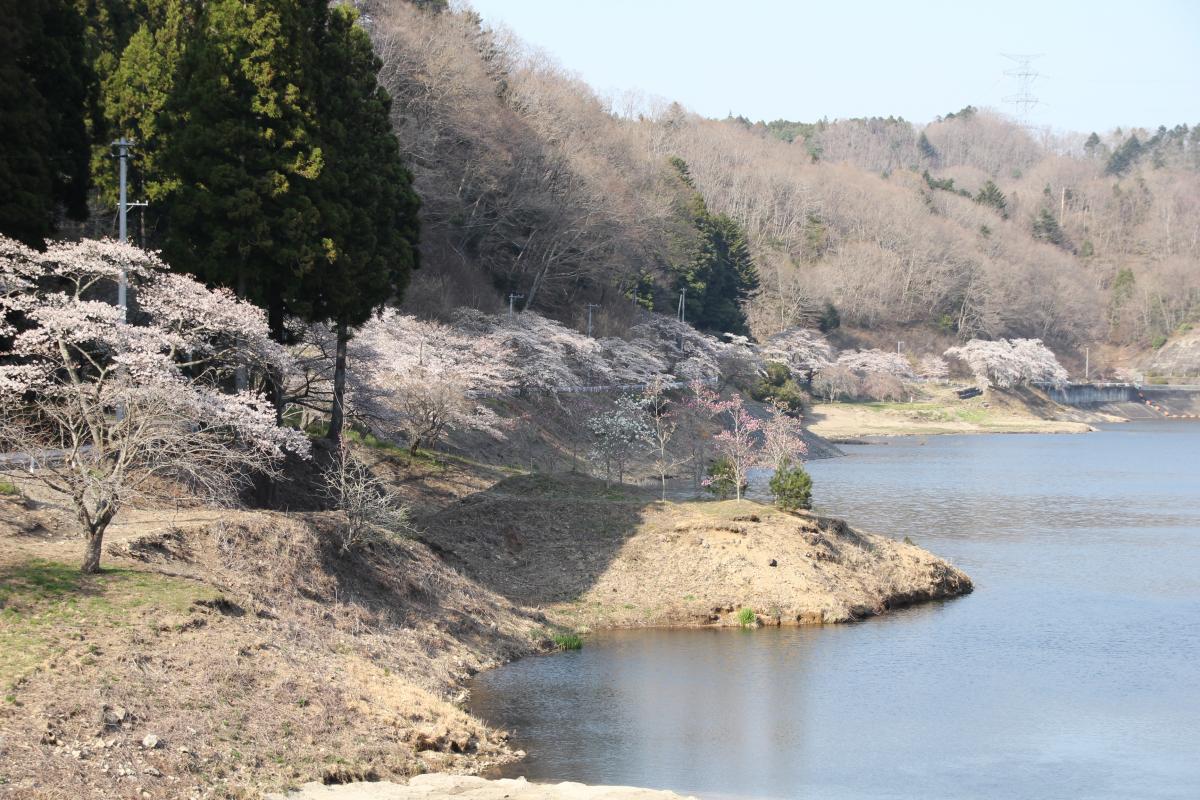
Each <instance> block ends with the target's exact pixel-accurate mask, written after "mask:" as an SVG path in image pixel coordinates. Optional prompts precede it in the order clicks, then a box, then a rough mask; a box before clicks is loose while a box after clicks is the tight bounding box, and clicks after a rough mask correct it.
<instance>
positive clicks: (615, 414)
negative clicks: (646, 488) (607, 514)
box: [588, 395, 649, 483]
mask: <svg viewBox="0 0 1200 800" xmlns="http://www.w3.org/2000/svg"><path fill="white" fill-rule="evenodd" d="M588 430H589V431H591V434H592V450H591V456H592V459H593V460H594V461H595V462H596V463H597V464H598V465H601V464H602V465H603V466H604V480H605V482H607V481H609V480H611V478H612V473H613V471H614V470H615V471H616V474H617V482H618V483H624V482H625V468H626V466H627V465H628V464H629V459H630V458H631V457H632V456H633V454H634V453H635V452H636V451H637V449H638V448H639V446H642V445H644V444H645V442H646V439H647V437H648V434H649V427H648V426H647V424H646V419H645V411H644V409H643V408H642V403H641V400H640V399H639V398H637V397H631V396H628V395H626V396H622V397H618V398H617V399H616V400H615V401H614V402H613V404H612V405H611V406H610V407H608V408H606V409H604V410H603V411H601V412H600V413H598V414H596V415H594V416H593V417H591V418H590V419H589V420H588Z"/></svg>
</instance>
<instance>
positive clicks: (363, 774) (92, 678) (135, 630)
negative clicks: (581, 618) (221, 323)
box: [0, 512, 546, 800]
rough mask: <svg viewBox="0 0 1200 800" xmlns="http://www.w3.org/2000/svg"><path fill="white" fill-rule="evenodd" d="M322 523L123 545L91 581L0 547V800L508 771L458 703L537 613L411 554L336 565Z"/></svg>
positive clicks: (176, 535) (528, 630) (524, 641)
mask: <svg viewBox="0 0 1200 800" xmlns="http://www.w3.org/2000/svg"><path fill="white" fill-rule="evenodd" d="M337 525H338V520H337V518H336V516H335V515H333V514H328V513H312V514H290V515H289V514H274V513H248V512H242V513H240V514H236V515H231V517H230V518H229V519H228V520H227V521H225V522H220V523H209V524H202V525H200V526H198V527H192V528H169V529H167V530H165V531H161V532H159V533H156V534H145V535H141V536H136V537H133V538H129V539H127V540H124V541H119V542H118V543H117V544H116V545H115V546H114V547H113V548H111V549H110V554H109V555H110V569H109V570H108V571H106V572H105V573H103V574H102V575H99V576H96V577H95V578H82V577H81V576H79V575H78V573H77V571H76V570H77V568H76V565H75V564H74V563H68V562H63V561H61V560H47V559H44V558H37V557H30V556H29V554H28V553H27V552H23V551H21V550H19V549H18V548H9V547H7V545H8V544H10V543H11V542H12V537H7V538H5V539H0V586H3V593H2V594H0V604H2V605H3V610H2V611H0V613H2V614H3V627H2V628H0V646H2V647H3V655H2V656H0V659H2V660H0V678H2V679H3V683H4V685H5V687H6V688H5V690H4V691H5V694H6V698H5V702H4V703H3V705H2V706H0V797H5V798H8V797H13V798H59V797H61V798H72V799H73V800H74V798H125V797H130V798H141V797H142V794H141V793H142V792H143V791H147V792H149V793H150V795H151V796H152V797H154V798H163V797H172V798H173V797H179V798H191V797H229V798H240V797H253V796H257V792H258V791H259V790H260V789H264V788H267V789H271V788H273V789H281V788H284V787H287V786H292V785H298V784H300V783H303V782H306V781H311V780H318V781H319V780H326V781H330V780H332V781H342V780H349V779H363V778H388V777H391V778H402V777H405V776H408V775H412V774H417V773H420V772H425V771H429V770H444V771H453V772H461V771H470V772H473V771H477V770H479V769H481V768H483V767H485V766H486V765H488V764H492V763H497V762H501V761H505V760H510V759H511V758H512V752H511V751H510V750H509V748H508V747H507V746H506V744H505V741H504V740H505V737H504V734H502V733H499V732H496V731H492V730H490V729H488V728H487V727H486V726H485V725H483V724H482V723H481V722H479V721H478V720H475V719H473V718H471V717H469V716H468V715H466V714H465V713H464V712H463V711H461V710H460V709H459V708H458V707H457V706H456V702H457V701H459V700H461V697H460V692H461V687H462V685H463V681H464V679H465V678H466V677H467V676H469V675H470V674H472V673H474V672H475V671H477V670H479V669H483V668H486V667H488V666H492V665H495V664H498V663H501V662H503V661H506V660H509V659H512V658H514V657H517V656H519V655H522V654H524V653H527V652H530V651H531V650H533V649H535V648H536V647H537V646H538V645H539V639H538V637H537V636H536V635H535V634H536V632H538V631H540V630H542V629H543V628H544V627H545V624H546V620H545V618H544V617H542V616H540V615H537V614H536V613H532V612H527V611H524V610H522V609H519V608H517V607H515V606H514V605H513V604H511V603H510V602H508V601H507V600H505V599H503V598H501V597H498V596H497V595H495V594H493V593H491V592H488V591H486V590H483V589H481V588H480V587H478V586H477V585H475V584H473V583H472V582H470V581H468V580H466V579H464V578H463V577H462V576H461V575H459V574H457V573H456V572H454V571H453V570H450V569H448V568H447V567H446V566H445V564H444V563H443V562H442V561H441V560H440V559H438V558H437V557H436V556H435V555H433V554H432V553H431V552H430V551H429V550H428V548H426V547H424V546H422V545H420V544H418V543H415V542H411V541H403V542H397V543H394V544H389V545H387V546H385V547H377V548H375V549H374V550H373V551H367V552H364V553H361V554H353V555H345V554H342V553H341V552H340V546H339V543H338V542H339V538H338V536H337V530H336V528H337ZM45 546H46V547H49V545H45ZM61 546H62V547H63V548H64V550H66V551H67V552H69V551H70V549H73V548H74V547H77V545H76V544H75V543H74V542H65V543H62V545H61ZM148 734H153V735H154V736H156V737H157V739H158V746H157V747H155V748H152V749H147V748H144V747H143V746H142V741H143V739H144V737H146V736H147V735H148Z"/></svg>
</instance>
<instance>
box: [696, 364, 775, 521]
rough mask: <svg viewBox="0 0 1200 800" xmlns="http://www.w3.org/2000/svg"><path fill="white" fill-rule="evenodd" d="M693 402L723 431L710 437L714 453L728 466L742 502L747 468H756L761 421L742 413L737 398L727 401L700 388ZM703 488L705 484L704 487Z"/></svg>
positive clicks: (735, 396)
mask: <svg viewBox="0 0 1200 800" xmlns="http://www.w3.org/2000/svg"><path fill="white" fill-rule="evenodd" d="M695 391H696V400H697V403H698V404H699V406H700V408H702V409H704V411H705V412H707V413H708V415H709V416H710V417H711V418H712V419H715V420H717V421H718V422H719V423H720V424H721V425H722V426H723V429H722V430H721V432H720V433H718V434H717V435H716V436H714V437H713V443H714V444H715V445H716V448H717V452H718V453H720V454H721V456H723V457H724V458H725V459H727V460H728V462H729V467H730V471H731V473H732V474H731V475H730V476H729V477H730V478H731V479H732V480H733V484H734V492H735V496H736V498H737V500H738V501H739V502H740V501H741V499H742V487H743V486H744V485H745V484H746V479H747V476H748V475H749V473H750V470H751V468H753V467H754V466H756V465H757V464H758V460H759V454H760V448H761V445H760V442H759V440H760V436H759V432H760V431H761V430H762V420H760V419H758V418H757V417H755V416H754V415H753V414H751V413H750V412H749V411H747V410H746V406H745V403H744V402H743V401H742V396H741V395H740V394H733V395H731V396H730V398H729V399H728V400H726V399H723V398H722V397H721V396H720V395H719V394H717V393H716V392H714V391H712V390H710V389H706V388H704V387H703V386H697V387H695ZM706 485H707V484H706Z"/></svg>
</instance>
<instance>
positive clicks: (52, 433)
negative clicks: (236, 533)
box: [0, 238, 308, 572]
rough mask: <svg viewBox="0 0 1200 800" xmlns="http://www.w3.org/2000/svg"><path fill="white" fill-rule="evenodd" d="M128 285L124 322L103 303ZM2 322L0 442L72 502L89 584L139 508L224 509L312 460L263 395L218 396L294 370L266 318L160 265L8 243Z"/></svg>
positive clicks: (1, 272)
mask: <svg viewBox="0 0 1200 800" xmlns="http://www.w3.org/2000/svg"><path fill="white" fill-rule="evenodd" d="M122 273H124V274H125V275H126V276H127V278H128V280H129V282H130V285H131V287H132V288H133V289H134V291H135V295H134V296H135V297H136V306H135V308H133V309H131V313H130V315H129V316H130V321H126V319H125V314H124V313H123V311H122V310H121V309H119V308H116V307H114V306H113V305H111V304H110V303H109V302H107V300H108V298H109V297H111V296H112V295H113V294H114V287H115V285H116V281H117V280H118V279H119V277H120V275H121V274H122ZM17 318H19V319H20V326H19V327H18V326H15V325H14V324H13V320H14V319H17ZM0 319H3V320H4V321H3V322H0V336H4V337H6V338H9V339H10V341H11V346H10V347H8V348H7V349H6V350H4V351H0V401H2V402H3V409H4V410H3V413H2V415H0V441H2V442H7V443H8V446H9V447H12V448H15V449H16V450H18V451H19V452H23V453H26V454H27V455H28V457H29V461H30V465H31V471H32V476H33V477H34V478H35V479H37V480H40V481H41V482H43V483H44V484H45V485H46V486H48V487H50V488H51V489H52V490H54V491H56V492H59V493H61V494H62V495H64V496H65V497H67V498H69V500H70V502H71V504H72V506H73V508H74V511H75V514H76V516H77V518H78V519H79V522H80V524H81V526H82V528H83V531H84V534H85V536H86V538H87V545H86V553H85V556H84V560H83V571H84V572H96V571H98V570H99V568H100V555H101V548H102V545H103V539H104V532H105V530H106V529H107V527H108V525H109V523H110V522H111V521H112V520H113V518H114V517H115V516H116V514H117V513H118V511H119V510H120V509H121V508H122V507H123V506H124V505H125V504H127V503H128V502H130V501H131V500H134V499H136V498H138V497H142V496H146V495H149V494H153V493H155V491H156V489H157V487H160V486H163V485H166V484H170V483H180V482H182V483H185V484H187V485H188V486H189V487H190V488H191V490H192V491H194V492H196V493H198V494H201V495H203V496H207V497H211V498H214V499H225V500H228V499H231V498H232V497H233V496H234V495H235V493H236V491H237V490H238V489H239V488H241V486H243V485H244V484H245V482H246V480H247V478H248V476H249V475H250V474H252V473H254V472H266V473H269V472H271V471H272V470H273V468H274V465H275V464H276V463H277V462H278V461H279V460H280V459H281V458H283V456H284V454H285V452H288V451H290V452H294V453H299V454H305V455H306V454H307V452H308V440H307V439H306V438H305V437H304V435H303V434H301V433H300V432H298V431H294V430H288V429H283V428H279V427H277V426H276V424H275V412H274V409H273V407H272V405H271V403H270V401H269V400H268V399H267V398H266V397H265V396H264V395H263V394H262V393H261V392H259V391H254V390H251V389H244V390H241V391H237V392H233V393H229V392H226V391H223V389H222V387H223V386H226V385H230V384H231V383H232V382H233V376H234V373H235V372H238V371H242V372H243V373H245V374H263V373H265V372H268V371H270V372H275V373H287V372H289V371H290V370H291V369H292V367H293V364H292V360H291V358H290V357H289V355H288V353H287V352H286V351H285V350H284V349H283V348H282V347H280V346H279V345H277V344H276V343H274V342H272V341H271V339H270V336H269V333H268V329H267V321H266V317H265V314H264V313H263V311H262V310H261V309H258V308H256V307H255V306H252V305H250V304H248V303H244V302H242V301H240V300H238V299H237V298H236V297H234V296H233V295H232V294H231V293H229V292H228V291H224V290H209V289H207V288H205V287H204V286H203V285H201V284H199V283H197V282H196V281H194V280H192V279H191V278H188V277H185V276H182V275H175V274H171V273H169V272H167V271H166V267H165V266H164V265H163V264H162V262H160V261H159V260H158V258H157V257H156V256H155V255H154V254H152V253H148V252H146V251H143V250H139V249H137V248H135V247H131V246H128V245H122V244H117V243H115V242H111V241H88V240H85V241H81V242H76V243H60V244H52V245H51V246H50V247H49V248H48V249H47V251H46V252H45V253H36V252H34V251H32V250H28V249H26V248H24V247H21V246H20V245H17V244H15V243H13V242H11V241H8V240H6V239H3V238H0ZM35 467H36V468H35Z"/></svg>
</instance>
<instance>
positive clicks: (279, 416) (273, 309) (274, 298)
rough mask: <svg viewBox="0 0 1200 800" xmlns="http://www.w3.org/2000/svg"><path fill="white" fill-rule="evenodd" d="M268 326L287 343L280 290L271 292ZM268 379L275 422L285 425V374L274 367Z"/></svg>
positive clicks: (276, 338)
mask: <svg viewBox="0 0 1200 800" xmlns="http://www.w3.org/2000/svg"><path fill="white" fill-rule="evenodd" d="M267 327H268V328H269V329H270V331H271V338H272V339H274V340H275V341H277V342H279V343H280V344H286V342H285V341H284V340H285V339H286V338H287V336H286V333H287V331H286V330H285V328H284V318H283V295H282V293H280V292H276V291H273V292H271V300H270V302H269V303H267ZM267 380H268V381H269V382H270V384H271V405H273V406H274V407H275V424H276V425H283V376H282V375H280V374H279V373H278V372H277V371H275V370H273V369H272V370H270V371H269V372H268V373H267Z"/></svg>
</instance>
